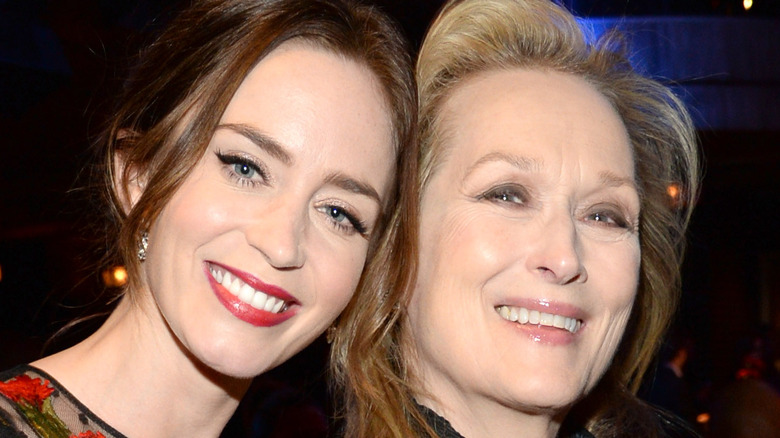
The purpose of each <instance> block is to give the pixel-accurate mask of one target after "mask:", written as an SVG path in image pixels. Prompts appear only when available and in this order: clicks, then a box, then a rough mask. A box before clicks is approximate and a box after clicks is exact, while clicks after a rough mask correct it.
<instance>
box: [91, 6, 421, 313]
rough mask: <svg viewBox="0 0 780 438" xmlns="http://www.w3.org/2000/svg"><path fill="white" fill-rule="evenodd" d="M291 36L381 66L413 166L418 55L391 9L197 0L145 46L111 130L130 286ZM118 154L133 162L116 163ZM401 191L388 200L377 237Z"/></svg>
mask: <svg viewBox="0 0 780 438" xmlns="http://www.w3.org/2000/svg"><path fill="white" fill-rule="evenodd" d="M290 40H297V41H304V42H306V43H307V44H312V45H314V46H315V47H318V48H322V49H324V50H327V51H330V52H333V53H335V54H337V55H340V56H343V57H345V58H347V59H350V60H352V61H355V62H357V63H359V64H360V65H362V66H365V67H366V68H367V69H368V70H369V71H370V72H371V73H372V74H373V76H374V77H375V79H376V80H377V83H378V84H379V87H380V89H381V90H382V92H383V93H384V96H385V99H386V102H385V104H386V108H387V109H388V112H389V113H390V116H391V118H392V120H391V122H392V134H393V142H394V150H395V152H396V156H397V160H396V163H395V167H396V170H397V173H398V174H399V175H402V176H403V175H406V174H407V173H408V172H411V171H413V169H411V168H410V166H411V164H410V163H412V162H413V161H414V160H412V159H410V157H412V158H413V157H414V155H415V153H414V152H413V151H410V147H412V146H413V144H414V143H413V142H412V137H413V135H414V129H413V127H414V124H415V117H416V90H415V88H414V82H413V77H412V75H413V73H412V69H411V60H410V58H409V51H408V47H407V45H406V42H405V40H404V38H403V37H402V35H401V33H400V32H399V30H398V29H397V28H396V26H395V24H394V23H393V22H391V21H390V20H389V19H388V18H387V17H386V16H385V15H384V14H382V13H381V12H379V11H378V10H376V9H375V8H372V7H368V6H363V5H359V4H357V3H354V2H352V1H350V0H198V1H194V2H192V4H191V5H189V6H188V7H187V8H186V9H184V10H183V11H182V12H181V13H180V14H179V15H178V16H177V17H176V18H175V19H174V20H173V21H172V22H171V23H170V25H169V26H168V27H167V28H166V29H165V30H164V31H163V32H162V33H161V34H160V36H159V37H158V38H157V39H156V40H155V42H154V43H153V44H151V45H150V46H149V47H147V48H146V49H145V50H144V51H143V52H142V53H141V54H140V56H139V58H138V63H137V65H136V66H135V68H134V69H133V70H132V72H131V74H130V77H129V79H128V80H127V82H126V83H125V85H124V88H123V89H122V93H121V96H119V99H118V102H119V105H118V107H117V109H116V110H115V112H114V115H113V117H112V118H111V120H110V122H109V125H108V127H107V128H106V129H105V131H104V133H103V135H102V143H103V145H104V146H103V148H102V151H103V152H102V159H101V161H102V168H100V169H99V172H100V175H101V176H102V177H103V187H104V188H105V199H106V202H107V205H108V223H109V232H108V235H109V238H108V242H113V241H116V242H117V243H116V245H109V246H110V248H109V250H110V251H111V254H110V257H111V258H112V259H113V260H114V261H119V262H121V263H124V265H125V266H126V267H127V270H128V273H129V285H130V287H129V288H128V289H129V290H132V287H133V286H132V285H134V284H137V283H138V281H139V269H140V267H139V261H138V257H137V251H138V244H139V239H140V235H141V234H142V232H143V231H144V230H146V229H148V228H149V226H150V224H151V223H152V222H153V221H154V219H155V218H156V217H157V215H158V214H159V213H160V211H161V210H162V209H163V207H164V206H165V205H166V203H167V202H168V201H169V199H170V198H171V196H172V195H173V193H175V192H176V190H177V189H178V187H179V186H180V185H181V184H182V182H183V181H184V179H185V178H186V177H187V175H188V174H189V172H190V169H192V168H193V166H194V165H195V164H196V163H197V161H198V160H199V159H200V158H201V157H202V155H203V154H204V151H205V150H206V147H207V146H208V143H209V141H210V139H211V137H212V135H213V134H214V131H215V129H216V126H217V124H218V122H219V120H220V118H221V116H222V114H223V112H224V111H225V108H226V107H227V105H228V103H229V102H230V100H231V98H232V96H233V94H234V93H235V92H236V90H237V89H238V87H239V85H240V84H241V82H242V81H243V80H244V78H245V77H246V75H247V74H248V73H249V72H250V70H251V69H252V68H253V67H254V66H255V65H256V64H257V63H258V62H260V60H262V59H263V58H264V57H265V56H266V55H267V54H268V53H270V52H271V51H273V50H274V49H275V48H277V47H279V45H281V44H282V43H284V42H286V41H290ZM118 159H119V160H118ZM117 162H121V163H123V166H122V167H121V168H115V163H117ZM134 180H138V181H140V183H141V185H142V186H143V192H142V194H141V196H140V198H139V199H138V200H137V201H136V202H135V204H134V205H133V207H132V208H131V209H129V211H128V210H127V209H126V208H125V207H126V206H127V205H128V202H127V201H128V200H127V199H124V195H123V194H124V193H127V187H128V184H129V183H130V182H132V181H134ZM397 192H398V190H397V189H396V190H395V191H394V192H392V193H391V194H390V196H389V198H388V201H387V203H386V211H385V212H384V213H385V214H384V218H385V220H384V221H383V222H380V224H379V225H380V226H379V227H378V228H377V230H378V231H379V232H377V233H375V234H374V235H375V236H377V237H376V238H375V240H376V241H378V239H379V237H378V236H381V235H382V232H381V230H382V229H383V226H384V225H383V224H384V223H385V222H386V219H387V216H388V215H389V213H390V210H391V209H392V208H393V206H394V205H395V200H396V198H397ZM114 236H116V237H114ZM376 245H377V243H376V242H372V244H371V248H374V247H376ZM131 298H132V297H131Z"/></svg>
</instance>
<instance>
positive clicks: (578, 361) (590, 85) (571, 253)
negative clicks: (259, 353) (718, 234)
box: [333, 0, 699, 438]
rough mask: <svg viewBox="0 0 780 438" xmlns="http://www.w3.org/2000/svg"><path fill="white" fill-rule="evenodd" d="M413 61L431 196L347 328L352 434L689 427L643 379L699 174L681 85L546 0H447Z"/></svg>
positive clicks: (629, 433)
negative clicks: (654, 402)
mask: <svg viewBox="0 0 780 438" xmlns="http://www.w3.org/2000/svg"><path fill="white" fill-rule="evenodd" d="M417 81H418V94H419V102H420V108H419V109H420V119H419V120H420V126H419V129H420V131H419V132H420V134H419V141H420V144H421V162H420V174H419V175H420V176H419V181H418V185H419V187H420V193H419V195H418V200H417V202H418V206H419V215H418V213H417V212H416V208H417V207H418V206H415V205H411V204H412V203H413V201H412V200H405V202H406V204H404V205H406V208H407V214H406V215H405V216H403V217H397V218H396V222H395V223H394V224H393V226H394V227H395V228H396V229H397V230H400V231H401V232H402V233H400V234H399V235H400V238H399V240H398V241H397V242H395V246H394V247H393V250H394V253H393V254H394V257H395V261H396V262H395V264H390V265H388V266H386V267H385V276H384V277H383V279H382V281H378V282H376V283H375V284H365V285H364V286H365V290H364V291H363V294H362V295H360V297H359V298H358V299H357V300H356V301H355V302H354V303H353V305H351V306H350V307H349V308H348V310H347V311H346V313H345V314H344V315H343V317H342V319H341V321H340V327H339V330H338V335H337V337H336V341H335V344H334V350H333V367H334V373H335V375H336V376H337V379H338V382H339V383H340V385H341V388H343V391H344V394H345V398H346V405H345V410H344V415H345V432H346V436H348V437H369V436H370V437H385V436H386V437H408V436H420V437H459V436H465V437H468V438H475V437H499V436H513V437H516V436H524V437H555V436H563V437H588V436H595V437H599V438H601V437H618V436H625V437H637V436H642V437H658V436H668V435H673V434H675V433H677V432H681V433H687V432H686V431H684V430H682V429H684V428H678V427H677V425H676V422H675V421H674V420H672V419H670V418H669V417H668V416H666V415H665V414H662V413H660V412H656V411H655V410H654V409H652V408H650V407H649V406H647V405H645V404H644V403H643V402H642V401H640V400H639V399H638V398H637V397H636V396H635V395H634V393H635V391H636V390H637V388H638V386H639V383H640V380H641V379H642V376H643V374H644V372H645V371H646V370H647V368H648V365H649V364H650V362H651V360H652V358H653V357H654V355H655V354H656V352H657V350H658V347H659V345H660V343H661V341H662V337H663V335H664V333H665V331H666V329H667V326H668V325H669V323H670V321H671V319H672V316H673V314H674V312H675V310H676V305H677V301H678V298H679V293H680V291H679V286H680V274H679V267H680V262H681V257H682V252H683V244H684V231H685V229H686V227H687V224H688V221H689V218H690V215H691V208H692V206H693V204H694V199H695V195H696V193H697V190H698V184H699V171H698V166H699V161H698V160H699V159H698V151H697V145H696V140H695V134H694V129H693V126H692V123H691V120H690V118H689V116H688V114H687V112H686V110H685V108H684V107H683V105H682V103H681V102H680V100H679V99H678V98H677V97H675V95H674V94H673V93H672V92H671V91H670V90H669V89H668V88H667V87H665V86H663V85H661V84H659V83H658V82H656V81H654V80H651V79H647V78H644V77H642V76H641V75H639V74H637V73H636V72H635V71H634V70H633V69H632V68H631V66H630V64H629V63H628V61H627V59H626V54H625V50H624V48H623V46H622V44H621V42H620V41H619V39H618V38H616V37H614V36H607V37H606V38H604V39H603V40H601V41H599V42H598V43H596V44H591V43H589V42H588V40H587V39H586V36H585V34H584V32H583V31H582V30H581V29H580V27H579V26H578V24H577V22H576V20H575V18H574V17H573V16H572V15H571V14H570V13H569V12H567V11H566V10H564V9H563V8H561V7H559V6H557V5H556V4H554V3H553V2H550V1H548V0H455V1H450V2H448V3H447V4H446V5H445V6H444V7H443V9H442V10H441V12H440V14H439V15H438V17H437V18H436V19H435V21H434V22H433V24H432V26H431V27H430V29H429V31H428V33H427V36H426V37H425V40H424V42H423V44H422V48H421V50H420V53H419V58H418V64H417ZM672 185H674V186H675V187H677V188H678V189H679V190H680V191H679V193H680V195H679V196H678V197H676V198H670V197H669V195H668V192H667V189H668V188H669V187H670V186H672ZM402 201H403V200H402ZM418 216H419V219H418ZM379 277H380V278H382V277H381V276H379ZM677 429H680V430H677Z"/></svg>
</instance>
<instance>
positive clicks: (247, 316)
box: [205, 266, 295, 327]
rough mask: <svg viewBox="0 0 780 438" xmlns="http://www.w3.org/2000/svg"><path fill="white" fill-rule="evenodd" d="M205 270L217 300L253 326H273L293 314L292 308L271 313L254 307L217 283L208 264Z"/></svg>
mask: <svg viewBox="0 0 780 438" xmlns="http://www.w3.org/2000/svg"><path fill="white" fill-rule="evenodd" d="M205 271H206V277H207V278H208V279H209V284H210V285H211V290H213V291H214V295H216V296H217V299H218V300H219V302H220V303H222V305H223V306H225V308H226V309H227V310H228V311H229V312H230V313H232V314H233V315H234V316H235V317H236V318H238V319H240V320H242V321H245V322H248V323H249V324H252V325H253V326H255V327H273V326H275V325H278V324H281V323H283V322H285V321H287V320H288V319H290V318H291V317H292V316H293V315H295V311H294V310H287V311H285V312H282V313H271V312H267V311H265V310H260V309H256V308H254V307H252V306H251V305H249V304H247V303H245V302H243V301H241V300H239V299H238V297H237V296H235V295H233V294H231V293H230V291H228V290H227V289H226V288H225V286H222V285H221V284H219V283H217V280H216V279H214V277H212V276H211V273H210V272H209V269H208V266H206V268H205Z"/></svg>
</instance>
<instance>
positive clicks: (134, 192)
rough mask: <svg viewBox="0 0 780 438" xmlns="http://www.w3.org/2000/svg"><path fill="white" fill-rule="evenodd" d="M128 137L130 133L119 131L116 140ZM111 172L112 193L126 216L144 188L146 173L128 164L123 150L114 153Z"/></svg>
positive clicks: (136, 166)
mask: <svg viewBox="0 0 780 438" xmlns="http://www.w3.org/2000/svg"><path fill="white" fill-rule="evenodd" d="M130 136H132V134H131V133H130V132H128V131H126V130H121V131H119V135H118V136H117V139H118V140H122V139H125V138H127V137H130ZM128 166H129V167H128ZM112 171H113V184H114V193H116V195H117V196H118V197H119V203H120V205H121V206H122V210H123V211H124V212H125V214H128V213H129V212H130V210H132V208H133V207H134V206H135V203H136V202H138V199H139V198H140V197H141V194H142V193H143V192H144V189H145V188H146V173H145V171H144V169H141V168H140V167H139V166H138V165H135V164H132V163H128V162H127V154H126V152H125V151H123V150H117V151H115V153H114V162H113V169H112Z"/></svg>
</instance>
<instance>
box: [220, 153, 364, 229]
mask: <svg viewBox="0 0 780 438" xmlns="http://www.w3.org/2000/svg"><path fill="white" fill-rule="evenodd" d="M216 155H217V158H218V159H219V161H221V162H222V164H224V165H225V167H226V171H227V172H228V175H229V176H230V178H231V179H232V180H233V181H234V182H236V183H237V184H239V185H242V186H249V187H256V186H258V185H264V184H267V181H268V175H267V172H266V171H265V169H264V168H263V166H262V165H260V164H258V163H256V162H254V161H253V160H251V159H250V158H248V157H243V156H241V155H235V154H225V153H223V152H221V151H218V152H217V153H216ZM236 166H242V167H243V168H245V169H248V170H250V171H253V172H255V173H257V175H259V176H260V180H255V179H252V177H253V176H254V174H252V175H251V176H245V175H242V174H241V173H240V172H238V171H236ZM318 210H320V211H321V212H322V213H324V214H325V215H326V216H328V220H329V221H330V222H331V223H332V224H333V226H334V227H335V228H336V229H337V230H339V231H341V232H343V233H345V234H348V235H349V234H353V233H355V232H357V233H359V234H360V235H362V236H367V235H368V226H367V225H366V224H365V222H363V221H361V220H360V219H358V218H357V217H356V215H354V214H352V213H350V212H349V211H348V209H347V208H345V207H342V206H340V205H326V206H323V207H320V208H318ZM333 213H336V217H338V215H339V214H343V215H344V218H345V219H346V220H347V221H349V224H350V225H344V223H343V220H341V221H339V220H336V218H335V217H334V216H333Z"/></svg>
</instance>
